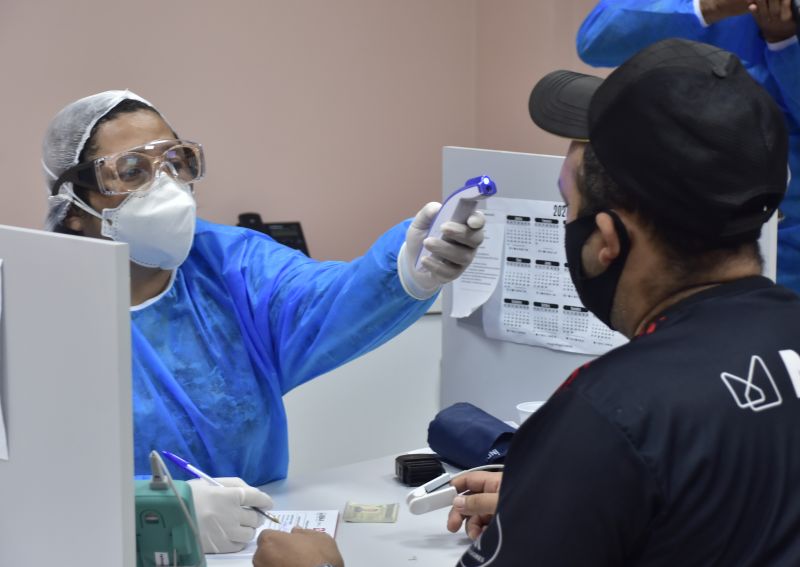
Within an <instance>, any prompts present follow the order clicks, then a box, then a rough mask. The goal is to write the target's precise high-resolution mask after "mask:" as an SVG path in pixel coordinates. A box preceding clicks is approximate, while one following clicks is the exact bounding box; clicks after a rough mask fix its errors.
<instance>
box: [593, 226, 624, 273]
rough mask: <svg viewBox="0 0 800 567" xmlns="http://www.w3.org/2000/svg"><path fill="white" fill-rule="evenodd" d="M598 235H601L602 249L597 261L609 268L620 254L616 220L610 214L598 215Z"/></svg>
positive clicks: (600, 248) (599, 251)
mask: <svg viewBox="0 0 800 567" xmlns="http://www.w3.org/2000/svg"><path fill="white" fill-rule="evenodd" d="M595 223H596V224H597V233H598V234H599V235H600V247H599V250H598V252H597V260H598V261H599V262H600V264H601V265H602V266H603V268H607V267H608V266H609V265H610V264H611V263H612V262H613V261H614V260H616V259H617V257H619V254H620V249H621V246H620V241H619V234H617V228H616V227H615V226H614V219H612V218H611V215H609V214H608V213H598V214H597V216H596V217H595Z"/></svg>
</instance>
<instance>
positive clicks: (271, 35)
mask: <svg viewBox="0 0 800 567" xmlns="http://www.w3.org/2000/svg"><path fill="white" fill-rule="evenodd" d="M592 3H593V2H588V1H586V0H571V1H567V2H565V1H563V0H560V1H559V0H529V1H522V0H402V1H398V0H336V1H332V0H291V1H290V0H283V1H277V0H271V1H270V0H232V1H222V0H218V1H213V0H195V1H192V2H164V1H156V0H138V1H136V2H121V1H117V0H114V1H108V0H72V1H70V2H64V1H61V0H40V1H29V0H3V1H2V2H0V70H2V77H3V80H2V84H3V89H2V105H0V119H1V120H2V132H3V135H2V136H0V168H2V172H3V188H2V189H1V190H0V191H2V193H3V196H4V199H3V201H2V202H3V205H2V207H0V223H1V224H13V225H20V226H27V227H34V228H35V227H39V226H41V222H42V219H43V216H44V190H43V188H42V181H41V176H40V173H39V144H40V140H41V136H42V134H43V132H44V129H45V128H46V126H47V123H48V121H49V120H50V118H51V117H52V115H53V114H55V112H57V111H58V110H59V109H60V108H61V107H62V106H63V105H65V104H66V103H68V102H70V101H72V100H74V99H76V98H79V97H81V96H85V95H87V94H90V93H93V92H97V91H100V90H105V89H110V88H130V89H131V90H133V91H135V92H137V93H138V94H140V95H142V96H144V97H145V98H148V99H150V100H151V101H152V102H153V103H154V104H155V105H156V106H157V107H158V108H159V109H160V110H161V111H162V112H163V113H164V114H165V116H166V117H167V118H168V119H169V120H170V122H171V123H172V125H173V126H174V127H175V129H176V130H177V131H178V132H179V133H180V134H181V135H182V136H185V137H187V138H190V139H194V140H197V141H201V142H203V143H204V145H205V146H206V150H207V155H208V166H209V169H208V177H207V179H206V180H205V181H203V182H202V183H201V184H200V185H198V187H197V190H198V200H199V204H200V214H201V215H202V216H204V217H205V218H208V219H210V220H213V221H217V222H222V223H230V224H234V223H235V222H236V217H237V214H238V213H240V212H243V211H250V210H254V211H257V212H260V213H261V214H262V216H263V217H264V218H265V220H272V221H285V220H301V221H302V222H303V227H304V230H305V232H306V237H307V239H308V241H309V245H310V248H311V252H312V254H313V255H314V256H315V257H318V258H322V259H331V258H350V257H353V256H355V255H357V254H360V253H361V252H363V250H364V249H365V248H366V247H367V246H368V245H369V243H370V242H371V241H372V240H374V238H376V237H377V236H378V235H379V234H380V233H381V232H383V230H384V229H386V228H387V227H388V226H390V225H391V224H394V223H395V222H397V221H399V220H401V219H402V218H404V217H406V216H410V215H412V214H413V213H414V212H416V210H417V209H418V208H419V207H420V206H421V205H422V204H424V203H425V202H426V201H428V200H434V199H438V197H439V194H440V190H441V189H440V183H441V171H440V168H441V164H440V161H441V147H442V146H444V145H462V146H480V147H490V148H495V149H510V150H520V151H540V152H562V151H563V143H561V142H560V141H553V140H548V139H547V138H548V137H547V136H546V135H544V134H541V133H539V132H537V131H536V129H535V128H533V126H532V125H531V123H530V121H529V119H528V117H527V97H528V93H529V92H530V88H531V86H532V85H533V83H534V81H535V80H536V78H537V77H538V76H541V75H542V74H544V73H545V72H547V71H548V70H550V69H551V68H555V67H558V66H564V65H571V64H573V63H574V62H575V59H576V58H575V55H574V47H573V43H574V34H575V30H576V29H577V26H578V23H579V22H580V20H581V18H582V17H583V14H584V13H585V12H586V11H587V10H588V7H589V6H590V5H591V4H592Z"/></svg>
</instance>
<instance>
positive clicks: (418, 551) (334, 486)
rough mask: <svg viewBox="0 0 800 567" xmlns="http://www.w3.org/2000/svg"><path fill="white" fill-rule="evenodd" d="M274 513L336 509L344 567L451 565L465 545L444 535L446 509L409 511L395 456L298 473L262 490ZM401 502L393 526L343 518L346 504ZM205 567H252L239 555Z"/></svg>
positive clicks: (212, 559)
mask: <svg viewBox="0 0 800 567" xmlns="http://www.w3.org/2000/svg"><path fill="white" fill-rule="evenodd" d="M262 488H263V490H264V491H266V492H267V493H268V494H269V495H270V496H272V498H273V500H274V501H275V508H276V509H277V510H334V509H338V510H339V525H338V526H337V528H336V542H337V543H338V545H339V549H340V550H341V552H342V556H343V557H344V560H345V564H346V565H347V567H375V566H376V565H380V566H381V567H400V566H402V567H410V566H415V565H417V566H420V567H450V566H453V565H455V564H456V563H458V560H459V558H460V557H461V555H462V554H463V553H464V551H465V550H466V548H467V547H468V545H469V539H467V537H466V535H465V534H464V532H463V531H461V532H459V533H458V534H451V533H450V532H448V531H447V527H446V521H447V512H448V509H447V508H445V509H442V510H435V511H433V512H429V513H428V514H423V515H420V516H415V515H413V514H411V513H410V512H409V511H408V507H407V506H406V503H405V497H406V495H407V494H408V493H409V492H410V491H411V488H409V487H407V486H403V485H402V484H400V483H399V482H398V481H397V480H396V479H395V476H394V456H391V457H383V458H380V459H375V460H371V461H364V462H360V463H354V464H350V465H345V466H341V467H336V468H332V469H327V470H321V471H317V472H315V473H309V474H304V475H297V476H295V477H292V478H290V479H285V480H281V481H277V482H273V483H271V484H268V485H266V486H264V487H262ZM348 500H350V501H353V502H358V503H360V504H388V503H390V502H398V503H400V512H399V514H398V516H397V522H396V523H393V524H358V523H349V522H345V521H344V520H343V519H342V514H343V512H344V506H345V503H346V502H347V501H348ZM207 559H208V565H209V567H213V566H215V565H225V566H227V567H245V566H247V567H252V560H251V559H250V558H243V557H231V556H225V555H208V556H207Z"/></svg>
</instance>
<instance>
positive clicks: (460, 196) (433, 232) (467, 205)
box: [416, 175, 497, 270]
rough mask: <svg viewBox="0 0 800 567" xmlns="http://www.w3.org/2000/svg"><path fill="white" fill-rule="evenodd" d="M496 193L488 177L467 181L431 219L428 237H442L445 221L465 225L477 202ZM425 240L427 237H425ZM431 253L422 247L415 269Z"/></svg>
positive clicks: (495, 188) (418, 267)
mask: <svg viewBox="0 0 800 567" xmlns="http://www.w3.org/2000/svg"><path fill="white" fill-rule="evenodd" d="M495 193H497V186H496V185H495V183H494V181H492V179H491V178H490V177H489V176H488V175H481V176H479V177H473V178H472V179H468V180H467V182H466V183H464V186H463V187H462V188H461V189H456V190H455V191H453V192H452V193H450V195H449V196H448V197H447V199H445V201H444V203H442V208H441V209H439V213H438V214H437V215H436V218H435V219H433V223H432V224H431V228H430V229H429V230H428V236H433V237H436V238H441V237H442V225H443V224H444V223H446V222H447V221H453V222H457V223H461V224H466V222H467V219H468V218H469V216H470V215H471V214H472V213H473V212H474V211H475V208H476V207H477V206H478V202H479V201H481V200H483V199H487V198H489V197H491V196H492V195H494V194H495ZM426 238H427V237H426ZM430 255H431V253H430V251H429V250H428V249H426V248H425V247H424V246H423V247H422V251H421V252H420V253H419V256H417V263H416V268H417V269H418V270H419V269H420V268H422V259H423V258H424V257H425V256H430Z"/></svg>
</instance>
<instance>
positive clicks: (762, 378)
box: [720, 355, 783, 411]
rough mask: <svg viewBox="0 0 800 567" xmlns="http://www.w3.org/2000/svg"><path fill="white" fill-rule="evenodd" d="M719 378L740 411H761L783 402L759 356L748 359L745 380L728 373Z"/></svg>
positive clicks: (773, 380)
mask: <svg viewBox="0 0 800 567" xmlns="http://www.w3.org/2000/svg"><path fill="white" fill-rule="evenodd" d="M720 378H722V382H723V383H724V384H725V386H727V388H728V390H729V391H730V393H731V395H732V396H733V399H734V400H735V401H736V405H738V406H739V407H740V408H742V409H746V408H750V409H751V410H753V411H762V410H765V409H769V408H771V407H775V406H779V405H781V403H782V402H783V398H782V397H781V393H780V391H779V390H778V387H777V386H776V385H775V379H774V378H772V374H770V372H769V368H767V365H766V364H764V361H763V360H761V357H760V356H756V355H753V356H752V357H751V358H750V370H749V371H748V373H747V378H746V379H745V378H740V377H739V376H736V375H735V374H731V373H730V372H723V373H722V374H721V375H720Z"/></svg>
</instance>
